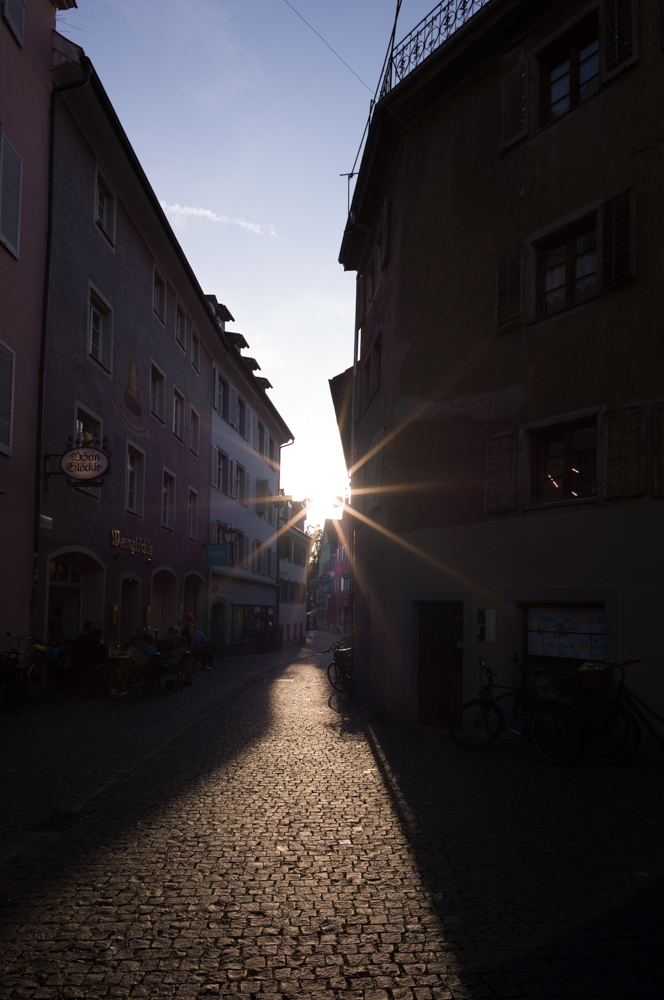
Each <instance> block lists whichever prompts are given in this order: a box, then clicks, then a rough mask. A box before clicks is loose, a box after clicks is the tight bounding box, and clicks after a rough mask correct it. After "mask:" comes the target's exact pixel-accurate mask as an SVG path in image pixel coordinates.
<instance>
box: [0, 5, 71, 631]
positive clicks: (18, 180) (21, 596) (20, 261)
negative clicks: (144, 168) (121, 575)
mask: <svg viewBox="0 0 664 1000" xmlns="http://www.w3.org/2000/svg"><path fill="white" fill-rule="evenodd" d="M75 6H76V0H53V2H52V0H31V2H30V3H28V4H25V3H23V2H22V0H19V2H14V3H3V4H2V14H1V15H0V547H1V549H2V557H3V561H4V564H5V566H6V567H11V572H10V573H7V572H5V574H4V585H3V590H2V599H1V600H0V635H4V633H5V631H7V630H9V631H12V632H16V633H20V634H21V635H25V634H26V633H27V632H28V631H30V627H31V626H30V623H29V616H30V607H31V602H32V601H33V599H34V593H33V577H34V570H35V565H34V553H35V552H36V551H38V549H39V544H40V542H39V525H38V517H39V513H38V511H37V509H36V508H37V504H36V494H35V484H36V482H37V477H38V469H37V464H38V461H37V449H38V446H39V442H38V431H39V427H40V422H39V413H38V401H39V398H40V393H39V385H40V348H41V343H42V304H43V298H44V266H45V260H46V247H47V230H48V177H49V104H50V100H51V38H52V34H53V29H54V28H55V9H56V8H57V9H59V10H66V9H68V8H70V7H75ZM36 519H37V523H36Z"/></svg>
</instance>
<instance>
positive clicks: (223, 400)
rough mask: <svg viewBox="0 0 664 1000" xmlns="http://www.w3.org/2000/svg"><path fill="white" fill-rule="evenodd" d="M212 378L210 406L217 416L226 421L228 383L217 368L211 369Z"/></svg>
mask: <svg viewBox="0 0 664 1000" xmlns="http://www.w3.org/2000/svg"><path fill="white" fill-rule="evenodd" d="M212 377H213V382H212V405H213V407H214V409H215V410H216V411H217V413H218V414H219V416H221V417H223V418H224V419H225V420H228V382H226V381H225V379H224V378H223V377H222V374H221V372H220V371H219V369H218V368H215V369H213V372H212Z"/></svg>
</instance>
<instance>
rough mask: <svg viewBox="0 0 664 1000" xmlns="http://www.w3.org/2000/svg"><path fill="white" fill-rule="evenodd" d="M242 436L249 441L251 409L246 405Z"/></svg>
mask: <svg viewBox="0 0 664 1000" xmlns="http://www.w3.org/2000/svg"><path fill="white" fill-rule="evenodd" d="M244 437H245V440H246V441H249V442H250V443H251V410H250V409H249V407H248V406H247V407H246V409H245V411H244Z"/></svg>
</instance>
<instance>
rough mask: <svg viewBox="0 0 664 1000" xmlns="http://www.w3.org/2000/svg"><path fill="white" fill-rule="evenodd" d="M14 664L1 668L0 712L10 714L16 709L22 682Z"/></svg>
mask: <svg viewBox="0 0 664 1000" xmlns="http://www.w3.org/2000/svg"><path fill="white" fill-rule="evenodd" d="M19 669H20V668H19V667H17V666H15V665H14V664H13V663H4V664H2V665H1V666H0V712H8V711H9V710H10V709H11V708H13V707H14V705H15V703H16V701H17V699H18V696H19V694H20V690H21V689H20V680H19V675H18V674H17V670H19Z"/></svg>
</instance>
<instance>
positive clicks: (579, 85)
mask: <svg viewBox="0 0 664 1000" xmlns="http://www.w3.org/2000/svg"><path fill="white" fill-rule="evenodd" d="M540 62H541V67H542V69H541V80H542V91H541V93H542V124H543V125H546V124H547V123H548V122H552V121H555V119H556V118H560V116H561V115H564V114H565V112H567V111H569V110H570V108H574V107H576V105H577V104H580V102H581V101H584V100H585V99H586V98H587V97H589V96H590V95H591V94H594V93H595V92H596V91H597V90H598V89H599V83H600V61H599V22H598V19H597V14H596V13H594V14H593V15H592V17H590V18H589V19H588V20H586V21H584V22H582V24H581V25H580V26H579V27H577V28H576V30H575V32H574V34H573V35H568V36H567V37H566V38H565V39H564V40H563V41H562V42H561V43H559V44H557V45H556V46H555V48H554V49H552V50H549V52H547V53H545V54H544V56H542V57H541V60H540Z"/></svg>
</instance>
